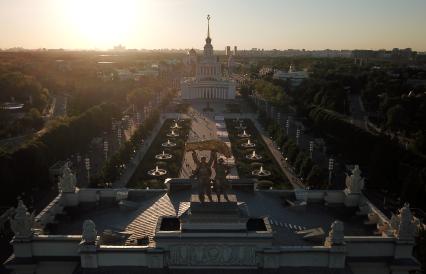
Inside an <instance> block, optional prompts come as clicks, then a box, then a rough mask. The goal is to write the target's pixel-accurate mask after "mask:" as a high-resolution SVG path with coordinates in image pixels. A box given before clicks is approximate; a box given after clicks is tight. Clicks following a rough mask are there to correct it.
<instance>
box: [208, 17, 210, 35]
mask: <svg viewBox="0 0 426 274" xmlns="http://www.w3.org/2000/svg"><path fill="white" fill-rule="evenodd" d="M207 38H210V14H207Z"/></svg>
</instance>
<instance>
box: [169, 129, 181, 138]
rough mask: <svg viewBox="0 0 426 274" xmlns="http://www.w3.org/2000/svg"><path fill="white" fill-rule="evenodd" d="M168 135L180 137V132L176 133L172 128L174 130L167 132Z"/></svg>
mask: <svg viewBox="0 0 426 274" xmlns="http://www.w3.org/2000/svg"><path fill="white" fill-rule="evenodd" d="M166 136H167V137H172V138H173V137H179V134H178V133H176V132H175V131H174V130H173V129H172V131H171V132H169V133H167V134H166Z"/></svg>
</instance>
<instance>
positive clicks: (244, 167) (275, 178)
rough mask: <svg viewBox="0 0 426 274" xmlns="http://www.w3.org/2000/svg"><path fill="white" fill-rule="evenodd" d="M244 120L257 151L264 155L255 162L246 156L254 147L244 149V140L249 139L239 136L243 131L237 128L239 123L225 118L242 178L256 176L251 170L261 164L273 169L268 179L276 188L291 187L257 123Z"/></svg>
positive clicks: (270, 169)
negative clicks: (257, 127) (258, 129)
mask: <svg viewBox="0 0 426 274" xmlns="http://www.w3.org/2000/svg"><path fill="white" fill-rule="evenodd" d="M243 122H244V125H245V126H246V127H247V129H246V132H247V133H249V134H251V137H250V140H251V141H252V142H253V143H255V144H256V153H257V154H259V155H262V157H263V158H262V159H261V160H259V161H258V162H255V163H253V162H252V161H250V160H248V159H247V158H246V155H247V154H249V153H251V152H252V151H253V149H244V148H242V147H241V144H242V143H243V142H247V139H241V138H240V137H238V134H239V133H241V132H240V131H238V130H237V129H236V126H238V124H236V123H235V122H234V121H233V120H230V119H225V123H226V128H227V130H228V133H229V140H230V141H231V148H232V153H233V155H234V157H235V161H236V167H237V170H238V175H239V176H240V178H256V177H254V176H253V175H252V173H251V172H252V171H253V170H254V169H258V168H260V165H263V167H264V168H265V169H267V170H269V171H271V176H269V177H267V179H268V181H271V182H273V187H274V188H275V189H288V188H291V186H290V184H289V182H288V179H287V177H286V176H285V175H284V174H283V172H282V170H281V168H280V167H279V165H278V163H277V162H276V161H275V158H274V156H273V155H272V153H271V152H270V151H269V149H268V146H267V145H266V143H265V142H264V141H263V139H262V136H261V135H260V133H259V132H258V131H257V129H256V127H255V125H254V124H253V123H252V121H251V120H248V119H245V120H244V121H243ZM268 188H269V185H268Z"/></svg>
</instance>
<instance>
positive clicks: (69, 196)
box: [58, 163, 79, 206]
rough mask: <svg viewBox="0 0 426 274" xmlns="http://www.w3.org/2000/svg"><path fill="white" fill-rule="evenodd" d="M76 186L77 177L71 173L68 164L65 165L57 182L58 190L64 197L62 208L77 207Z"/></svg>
mask: <svg viewBox="0 0 426 274" xmlns="http://www.w3.org/2000/svg"><path fill="white" fill-rule="evenodd" d="M76 185H77V177H76V176H75V174H74V173H73V172H72V171H71V169H70V168H69V166H68V163H67V164H65V167H64V170H63V172H62V176H61V178H60V179H59V182H58V189H59V191H60V192H61V193H62V196H63V197H64V200H63V201H64V202H65V204H64V206H77V205H78V203H79V201H78V194H76V189H77V188H76Z"/></svg>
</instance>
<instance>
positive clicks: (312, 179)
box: [306, 165, 326, 188]
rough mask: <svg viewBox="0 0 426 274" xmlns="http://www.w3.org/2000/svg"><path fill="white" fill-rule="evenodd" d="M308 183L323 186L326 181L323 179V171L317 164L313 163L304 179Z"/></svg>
mask: <svg viewBox="0 0 426 274" xmlns="http://www.w3.org/2000/svg"><path fill="white" fill-rule="evenodd" d="M306 181H307V182H308V185H309V186H311V187H314V188H323V187H324V186H325V185H326V183H325V180H324V172H323V171H322V170H321V168H320V167H319V166H317V165H314V166H313V167H312V169H311V171H310V172H309V175H308V178H307V179H306Z"/></svg>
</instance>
